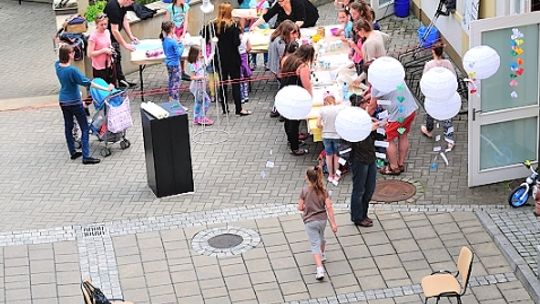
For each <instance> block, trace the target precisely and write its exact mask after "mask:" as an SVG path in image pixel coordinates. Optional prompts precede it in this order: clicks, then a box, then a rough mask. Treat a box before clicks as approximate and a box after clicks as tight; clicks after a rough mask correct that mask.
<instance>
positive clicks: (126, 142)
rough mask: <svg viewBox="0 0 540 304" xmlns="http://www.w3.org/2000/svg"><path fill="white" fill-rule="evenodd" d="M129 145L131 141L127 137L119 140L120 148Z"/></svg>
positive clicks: (125, 147) (123, 148)
mask: <svg viewBox="0 0 540 304" xmlns="http://www.w3.org/2000/svg"><path fill="white" fill-rule="evenodd" d="M129 146H131V143H130V142H129V140H127V139H124V140H123V141H121V142H120V148H121V149H122V150H125V149H127V148H129Z"/></svg>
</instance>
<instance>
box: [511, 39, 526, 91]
mask: <svg viewBox="0 0 540 304" xmlns="http://www.w3.org/2000/svg"><path fill="white" fill-rule="evenodd" d="M523 37H524V35H523V33H522V32H521V31H520V30H519V29H517V28H513V29H512V35H511V36H510V39H511V40H512V41H511V45H512V53H511V54H512V57H513V60H512V63H511V64H510V71H511V73H510V82H509V85H510V88H511V89H512V92H511V93H510V97H511V98H513V99H517V98H518V97H519V96H518V93H517V92H516V87H517V86H518V85H519V82H518V78H519V77H520V76H522V75H523V73H524V72H525V68H524V66H523V63H524V62H523V58H521V57H520V56H521V55H523V53H524V50H523V48H522V46H523V44H524V43H525V41H524V40H523Z"/></svg>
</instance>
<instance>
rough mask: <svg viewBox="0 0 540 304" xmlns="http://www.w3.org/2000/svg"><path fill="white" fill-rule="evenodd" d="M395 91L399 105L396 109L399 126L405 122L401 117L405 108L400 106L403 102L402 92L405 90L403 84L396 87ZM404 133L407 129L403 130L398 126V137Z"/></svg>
mask: <svg viewBox="0 0 540 304" xmlns="http://www.w3.org/2000/svg"><path fill="white" fill-rule="evenodd" d="M396 90H397V91H398V96H397V98H396V99H397V101H398V103H399V107H398V114H399V116H398V118H397V122H398V123H399V124H400V125H401V124H403V122H404V121H405V117H404V116H403V113H404V112H405V107H404V106H403V105H402V103H403V102H404V101H405V96H403V91H404V90H405V83H400V84H399V85H398V86H397V87H396ZM405 131H407V129H405V128H404V127H402V126H400V127H399V128H397V132H398V133H399V134H400V135H403V133H405Z"/></svg>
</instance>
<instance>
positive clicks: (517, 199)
mask: <svg viewBox="0 0 540 304" xmlns="http://www.w3.org/2000/svg"><path fill="white" fill-rule="evenodd" d="M523 165H524V166H525V167H527V169H529V170H531V175H529V176H528V177H527V178H526V179H525V182H523V183H522V184H521V185H519V186H518V187H516V188H515V189H514V190H512V192H511V193H510V195H509V196H508V203H509V204H510V206H512V207H514V208H518V207H521V206H523V205H525V204H527V201H528V200H529V197H530V196H532V197H533V199H536V195H537V193H538V184H539V183H540V181H539V172H538V169H539V167H538V166H537V167H536V170H535V169H533V167H532V163H531V161H528V160H527V161H524V162H523Z"/></svg>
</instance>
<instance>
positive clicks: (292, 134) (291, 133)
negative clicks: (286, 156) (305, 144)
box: [283, 118, 300, 151]
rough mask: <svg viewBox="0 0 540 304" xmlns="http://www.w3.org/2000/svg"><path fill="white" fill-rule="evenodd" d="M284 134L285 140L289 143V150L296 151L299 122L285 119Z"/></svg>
mask: <svg viewBox="0 0 540 304" xmlns="http://www.w3.org/2000/svg"><path fill="white" fill-rule="evenodd" d="M283 126H284V127H285V133H287V140H288V141H289V142H290V143H291V150H292V151H296V150H298V148H299V147H300V141H299V140H298V132H299V131H300V120H290V119H287V118H285V123H284V124H283Z"/></svg>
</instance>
